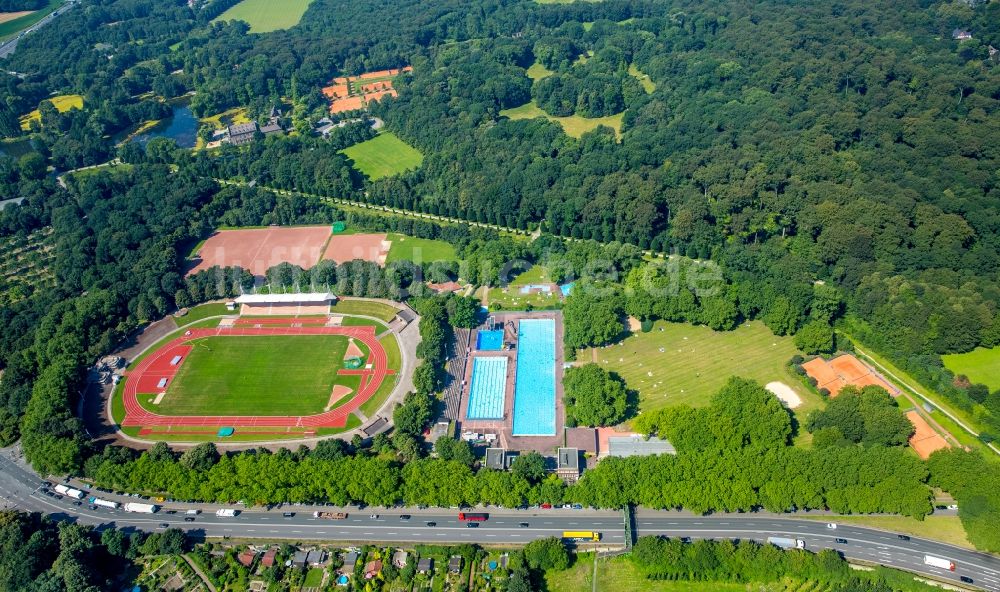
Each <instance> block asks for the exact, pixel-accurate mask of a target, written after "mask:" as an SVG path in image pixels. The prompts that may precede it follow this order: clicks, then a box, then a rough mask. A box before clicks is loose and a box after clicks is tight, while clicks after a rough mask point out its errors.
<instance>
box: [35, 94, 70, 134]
mask: <svg viewBox="0 0 1000 592" xmlns="http://www.w3.org/2000/svg"><path fill="white" fill-rule="evenodd" d="M48 100H49V101H51V102H52V106H53V107H55V108H56V111H58V112H60V113H65V112H66V111H69V110H70V109H83V97H82V96H80V95H58V96H55V97H50V98H49V99H48ZM41 118H42V114H41V113H39V112H38V109H35V110H34V111H32V112H31V113H28V114H27V115H24V116H22V117H21V129H22V130H24V131H28V130H29V129H31V122H32V121H37V120H41Z"/></svg>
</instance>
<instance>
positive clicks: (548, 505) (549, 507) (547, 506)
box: [542, 504, 552, 510]
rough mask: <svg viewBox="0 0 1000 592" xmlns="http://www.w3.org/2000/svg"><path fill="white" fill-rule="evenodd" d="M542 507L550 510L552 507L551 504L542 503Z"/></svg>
mask: <svg viewBox="0 0 1000 592" xmlns="http://www.w3.org/2000/svg"><path fill="white" fill-rule="evenodd" d="M542 509H543V510H551V509H552V504H542Z"/></svg>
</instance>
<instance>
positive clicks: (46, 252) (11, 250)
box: [0, 228, 55, 306]
mask: <svg viewBox="0 0 1000 592" xmlns="http://www.w3.org/2000/svg"><path fill="white" fill-rule="evenodd" d="M53 239H54V237H53V235H52V229H51V228H46V229H44V230H38V231H36V232H33V233H31V234H30V235H28V237H27V239H24V240H19V239H18V238H17V237H16V236H12V237H6V238H4V239H2V240H0V306H7V305H10V304H13V303H15V302H18V301H20V300H23V299H25V298H27V297H29V296H31V294H33V293H34V292H35V290H37V289H39V288H44V287H46V286H51V285H52V284H54V283H55V278H54V277H53V275H52V272H51V271H50V270H49V265H50V264H51V263H52V260H53V258H54V257H55V251H54V249H53Z"/></svg>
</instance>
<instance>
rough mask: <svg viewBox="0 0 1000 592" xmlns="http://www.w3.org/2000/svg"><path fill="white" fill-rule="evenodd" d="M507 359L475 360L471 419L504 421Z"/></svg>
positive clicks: (469, 411)
mask: <svg viewBox="0 0 1000 592" xmlns="http://www.w3.org/2000/svg"><path fill="white" fill-rule="evenodd" d="M506 386H507V358H504V357H496V358H474V359H473V360H472V384H471V385H470V386H469V408H468V410H467V411H466V412H465V416H466V417H467V418H469V419H503V403H504V391H505V390H506Z"/></svg>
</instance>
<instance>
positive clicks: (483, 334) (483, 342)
mask: <svg viewBox="0 0 1000 592" xmlns="http://www.w3.org/2000/svg"><path fill="white" fill-rule="evenodd" d="M476 349H478V350H480V351H500V350H501V349H503V329H497V330H494V331H486V330H483V329H480V330H479V332H478V333H476Z"/></svg>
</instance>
